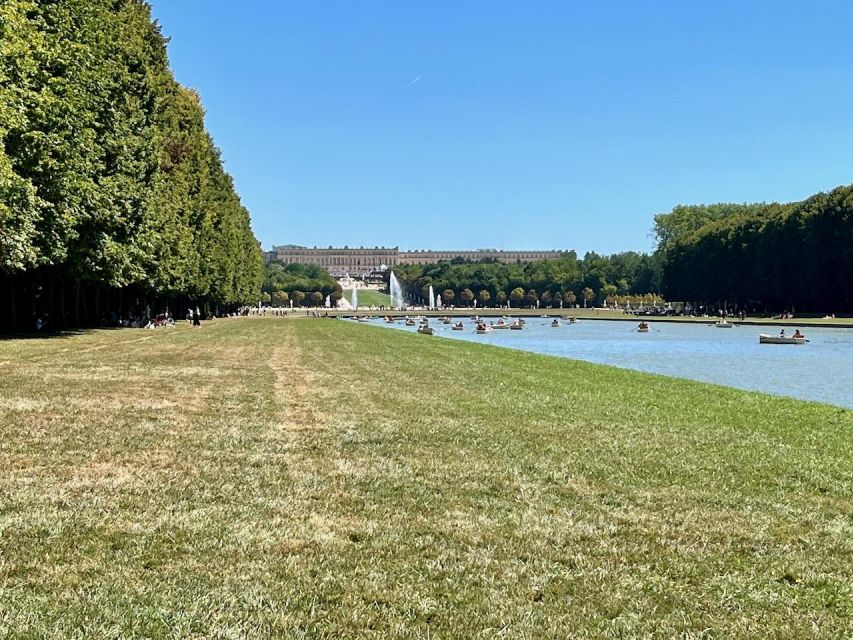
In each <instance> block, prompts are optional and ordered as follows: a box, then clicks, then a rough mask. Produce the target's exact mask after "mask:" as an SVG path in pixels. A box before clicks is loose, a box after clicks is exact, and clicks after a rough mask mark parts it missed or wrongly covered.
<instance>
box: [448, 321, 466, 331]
mask: <svg viewBox="0 0 853 640" xmlns="http://www.w3.org/2000/svg"><path fill="white" fill-rule="evenodd" d="M450 328H451V329H453V330H454V331H462V329H464V328H465V326H464V325H463V324H462V323H461V322H457V323H456V324H454V325H453V326H452V327H450Z"/></svg>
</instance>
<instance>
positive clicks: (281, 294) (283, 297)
mask: <svg viewBox="0 0 853 640" xmlns="http://www.w3.org/2000/svg"><path fill="white" fill-rule="evenodd" d="M265 293H266V292H265ZM289 300H290V296H288V295H287V291H276V292H275V293H273V294H272V303H273V304H274V305H275V306H277V307H285V306H287V303H288V301H289Z"/></svg>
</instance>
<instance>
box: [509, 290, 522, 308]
mask: <svg viewBox="0 0 853 640" xmlns="http://www.w3.org/2000/svg"><path fill="white" fill-rule="evenodd" d="M523 298H524V289H522V288H521V287H516V288H515V289H513V290H512V291H510V294H509V301H510V306H512V303H513V302H521V300H522V299H523Z"/></svg>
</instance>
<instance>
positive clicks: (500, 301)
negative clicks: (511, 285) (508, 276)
mask: <svg viewBox="0 0 853 640" xmlns="http://www.w3.org/2000/svg"><path fill="white" fill-rule="evenodd" d="M497 298H498V305H500V306H503V303H504V302H506V292H505V291H504V290H503V289H501V290H499V291H498V294H497Z"/></svg>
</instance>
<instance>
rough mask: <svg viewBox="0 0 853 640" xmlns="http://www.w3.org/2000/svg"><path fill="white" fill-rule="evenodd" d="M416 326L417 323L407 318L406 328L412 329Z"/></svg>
mask: <svg viewBox="0 0 853 640" xmlns="http://www.w3.org/2000/svg"><path fill="white" fill-rule="evenodd" d="M416 324H417V322H415V320H414V318H407V319H406V326H407V327H414V326H415V325H416Z"/></svg>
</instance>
